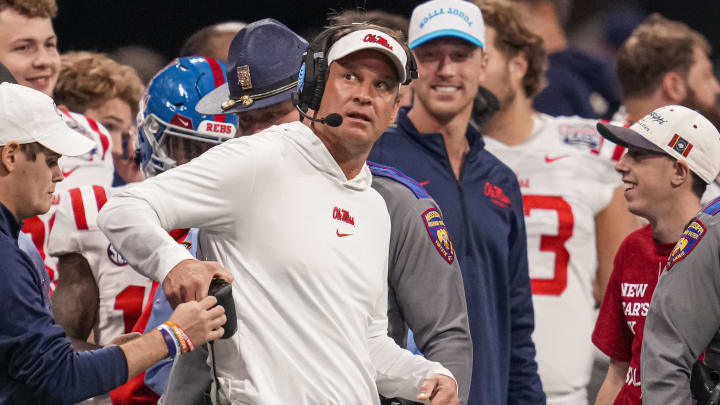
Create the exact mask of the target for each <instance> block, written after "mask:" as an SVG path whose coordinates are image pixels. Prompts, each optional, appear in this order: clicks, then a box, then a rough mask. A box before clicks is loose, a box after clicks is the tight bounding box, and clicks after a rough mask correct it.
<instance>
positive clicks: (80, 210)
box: [68, 188, 88, 231]
mask: <svg viewBox="0 0 720 405" xmlns="http://www.w3.org/2000/svg"><path fill="white" fill-rule="evenodd" d="M68 192H69V193H70V201H71V203H72V208H73V215H74V216H75V225H76V226H77V229H79V230H81V231H87V230H88V224H87V219H86V218H85V204H84V203H83V200H82V193H81V192H80V189H79V188H73V189H71V190H70V191H68Z"/></svg>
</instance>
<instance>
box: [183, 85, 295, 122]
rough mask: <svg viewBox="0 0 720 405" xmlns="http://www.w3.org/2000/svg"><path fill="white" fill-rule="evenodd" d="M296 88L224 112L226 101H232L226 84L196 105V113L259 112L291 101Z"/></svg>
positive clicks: (239, 104) (238, 104)
mask: <svg viewBox="0 0 720 405" xmlns="http://www.w3.org/2000/svg"><path fill="white" fill-rule="evenodd" d="M294 90H295V88H292V89H290V90H287V91H283V92H282V93H280V94H276V95H274V96H271V97H267V98H263V99H260V100H255V101H254V102H253V103H252V104H250V105H249V106H247V107H245V106H244V105H243V103H237V104H235V105H234V106H233V107H232V108H228V109H227V110H223V108H222V105H223V103H225V102H226V101H228V100H230V89H229V88H228V84H227V83H225V84H223V85H222V86H220V87H218V88H216V89H215V90H213V91H211V92H210V93H208V94H206V95H205V97H203V98H201V99H200V101H199V102H198V103H197V105H195V111H197V112H199V113H200V114H213V115H214V114H232V113H243V112H247V111H253V110H257V109H259V108H264V107H268V106H271V105H274V104H278V103H282V102H283V101H287V100H290V99H291V98H292V92H293V91H294Z"/></svg>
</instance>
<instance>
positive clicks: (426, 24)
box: [408, 0, 485, 49]
mask: <svg viewBox="0 0 720 405" xmlns="http://www.w3.org/2000/svg"><path fill="white" fill-rule="evenodd" d="M442 37H456V38H461V39H464V40H466V41H468V42H470V43H471V44H473V45H476V46H479V47H481V48H483V47H484V46H485V45H484V44H485V23H484V22H483V19H482V13H481V12H480V8H478V6H476V5H475V4H473V3H471V2H469V1H464V0H432V1H428V2H426V3H422V4H420V5H419V6H417V7H415V10H413V13H412V17H410V28H409V31H408V44H409V46H410V49H415V48H416V47H418V46H420V45H422V44H424V43H426V42H428V41H431V40H433V39H436V38H442Z"/></svg>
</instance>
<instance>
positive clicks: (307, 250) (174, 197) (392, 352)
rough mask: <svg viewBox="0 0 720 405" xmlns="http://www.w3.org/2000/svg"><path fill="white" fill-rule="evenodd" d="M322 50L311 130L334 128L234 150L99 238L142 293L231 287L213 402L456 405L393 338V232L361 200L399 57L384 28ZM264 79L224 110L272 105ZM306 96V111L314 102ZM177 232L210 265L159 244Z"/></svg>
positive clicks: (355, 29) (190, 166)
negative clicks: (170, 285) (155, 286)
mask: <svg viewBox="0 0 720 405" xmlns="http://www.w3.org/2000/svg"><path fill="white" fill-rule="evenodd" d="M250 25H252V24H250ZM248 27H250V26H248ZM248 29H250V28H248ZM324 35H325V36H324V38H327V39H328V43H327V47H324V49H322V54H323V55H325V56H326V58H323V60H322V61H316V60H312V58H313V57H314V56H315V54H314V53H311V54H310V57H309V59H310V60H309V61H308V63H313V64H315V63H316V62H317V63H320V64H322V63H326V64H327V66H324V65H323V67H327V70H325V71H323V70H322V68H321V73H320V75H319V76H318V77H312V79H317V81H314V85H313V87H314V86H315V85H317V84H318V81H320V82H324V84H325V89H324V91H322V89H320V90H318V93H319V94H320V95H321V96H322V98H321V100H318V101H319V106H318V108H317V111H313V112H311V114H313V115H315V116H316V117H318V118H319V117H327V116H328V115H330V114H338V115H340V116H341V118H342V122H338V121H335V120H334V122H333V124H339V125H337V126H335V127H330V126H327V125H324V124H322V123H319V122H312V121H311V122H307V121H306V122H305V123H301V122H293V123H289V124H284V125H279V126H274V127H271V128H268V129H267V130H265V131H262V132H261V133H259V134H256V135H254V136H250V137H240V138H235V139H232V140H230V141H227V142H225V143H224V144H222V145H219V146H217V147H215V148H213V149H211V150H210V151H208V152H207V153H205V154H203V155H202V156H200V157H198V158H196V159H194V160H193V161H191V162H189V163H187V164H185V165H183V166H181V167H178V168H175V169H172V170H169V171H167V172H166V173H165V174H164V175H163V176H158V177H155V178H153V179H150V180H147V181H145V182H143V183H141V184H138V185H136V186H134V187H132V188H131V189H128V190H127V191H126V192H124V193H122V194H120V195H119V196H117V197H115V198H113V199H111V200H110V201H108V203H107V204H106V205H105V207H104V208H103V210H102V211H101V213H100V217H99V219H98V224H99V225H100V227H101V228H102V229H103V230H104V231H105V233H106V234H107V235H108V238H109V239H110V240H111V242H112V243H113V245H114V246H115V247H117V248H118V250H119V251H120V252H121V253H122V254H123V255H124V256H125V258H126V259H127V261H128V262H129V263H130V264H131V265H132V266H133V267H134V268H136V269H138V270H139V271H141V272H145V273H146V274H147V275H148V276H150V277H151V278H153V279H155V280H157V281H160V282H162V281H163V280H164V279H165V278H166V277H169V274H176V275H177V274H185V275H187V278H188V279H196V280H201V281H200V282H199V283H198V285H194V283H193V282H187V281H186V283H185V284H186V286H185V287H184V288H185V289H186V290H187V291H189V292H190V294H194V295H195V296H202V295H204V294H206V292H207V286H208V284H209V278H210V277H211V276H212V275H213V273H215V272H216V271H218V269H221V268H222V267H225V268H227V269H228V271H230V272H231V273H232V275H233V276H234V281H233V285H234V290H235V291H236V293H235V294H234V298H235V307H236V310H237V313H238V319H239V328H238V332H237V333H236V334H235V335H234V336H233V337H232V338H231V339H230V340H227V341H222V342H217V343H216V344H215V347H214V350H216V351H217V353H216V354H215V356H214V358H215V360H216V361H215V366H216V369H217V377H218V378H217V382H218V384H219V386H216V385H214V386H213V389H214V390H215V391H214V392H213V396H214V395H215V392H216V391H219V396H220V398H221V400H223V399H222V398H225V399H224V400H226V401H233V402H245V403H249V404H264V403H298V404H316V403H362V404H377V403H378V401H379V397H378V391H379V392H380V393H382V394H383V395H386V396H401V397H404V398H408V399H413V400H417V399H420V400H424V399H431V401H432V402H431V403H432V404H457V402H458V398H457V386H456V383H455V381H454V380H453V379H452V378H451V377H450V376H451V375H452V374H451V373H450V372H449V371H447V370H446V369H444V368H443V367H442V366H441V365H439V364H438V363H433V362H429V361H427V360H425V359H422V358H419V357H415V356H412V355H411V354H410V353H409V352H407V351H404V350H402V349H401V348H399V347H398V346H397V345H396V344H395V342H393V341H392V339H390V338H389V337H388V336H387V313H386V312H387V294H388V293H387V261H388V245H389V238H390V225H389V224H390V220H389V218H388V213H387V208H386V206H385V202H384V201H383V200H382V198H381V197H380V195H379V194H377V193H376V192H375V191H373V190H372V189H371V188H370V182H371V174H370V170H369V169H368V167H367V165H366V164H365V158H366V157H367V155H368V153H369V151H370V148H371V147H372V144H373V142H375V140H376V139H377V138H378V137H379V136H380V135H381V133H382V131H383V130H384V129H385V128H386V127H387V125H389V124H390V123H391V122H392V121H393V119H394V118H395V113H396V112H397V108H398V105H397V97H398V90H399V85H400V83H403V82H405V81H406V75H407V72H406V64H407V54H406V53H405V50H404V48H403V46H402V45H401V44H400V43H399V42H398V40H397V39H395V38H393V37H392V36H391V35H389V34H388V33H387V32H384V31H383V29H381V28H380V27H374V26H370V25H362V24H360V25H355V26H352V27H337V28H330V29H329V30H328V31H327V32H325V33H324ZM364 38H374V39H375V41H363V39H364ZM236 40H237V38H236ZM323 72H327V76H325V75H324V74H323ZM262 74H263V72H262V71H255V70H251V68H250V67H249V66H245V65H244V67H242V66H241V67H239V68H238V69H235V70H230V71H229V72H228V76H229V77H228V80H235V81H237V82H238V83H239V84H240V85H241V86H242V87H244V88H245V89H250V88H253V92H252V93H249V94H248V93H246V94H244V95H243V96H242V97H240V98H239V99H232V100H229V101H228V103H230V104H232V103H243V104H244V105H252V104H253V103H255V102H260V101H261V100H263V99H265V98H267V97H269V94H275V93H274V91H271V90H268V89H267V88H262V87H257V88H256V87H255V85H257V81H254V80H253V78H257V77H262ZM308 79H311V77H310V76H308ZM294 80H296V78H288V82H287V83H286V84H285V85H286V86H289V87H294V86H295V83H294ZM305 86H307V83H304V86H303V88H302V89H301V94H300V96H301V97H302V95H303V94H305V93H302V92H304V91H315V89H311V88H308V87H305ZM313 94H315V93H313ZM226 105H229V104H226ZM170 190H172V192H170ZM131 212H132V217H133V219H132V220H130V222H132V224H128V220H127V218H128V216H129V213H131ZM128 225H131V226H130V227H128ZM177 227H197V228H199V235H198V239H199V243H200V252H199V254H200V255H201V257H204V258H205V259H206V260H213V261H216V262H209V261H198V260H194V259H193V258H191V257H189V254H188V252H187V251H186V250H185V249H184V248H182V247H179V246H178V245H177V244H176V243H175V242H173V241H172V239H170V238H169V237H168V235H167V233H166V232H165V231H164V230H163V229H164V228H165V229H171V228H177ZM131 228H132V229H131ZM138 232H139V233H140V234H142V235H143V237H142V238H137V237H136V235H137V234H138ZM158 253H160V254H158ZM221 266H222V267H221ZM206 281H207V282H206ZM186 287H189V288H186Z"/></svg>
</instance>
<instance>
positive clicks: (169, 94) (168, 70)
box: [135, 56, 238, 178]
mask: <svg viewBox="0 0 720 405" xmlns="http://www.w3.org/2000/svg"><path fill="white" fill-rule="evenodd" d="M226 80H227V78H226V75H225V65H224V64H223V63H222V62H219V61H216V60H215V59H211V58H203V57H195V56H191V57H186V58H178V59H175V60H174V61H172V62H171V63H170V64H169V65H168V66H166V67H165V68H164V69H163V70H161V71H160V72H159V73H158V74H156V75H155V77H153V79H152V80H151V81H150V84H149V85H148V87H147V89H146V90H145V94H144V95H143V98H142V100H141V101H140V108H139V109H138V110H139V112H138V116H137V129H138V137H137V145H136V153H135V158H136V160H137V161H138V164H139V165H140V170H141V171H142V173H143V175H144V176H145V178H149V177H152V176H155V175H157V174H159V173H162V172H164V171H166V170H169V169H172V168H173V167H175V166H178V165H181V164H183V163H187V162H189V161H190V160H192V159H193V158H195V157H197V156H200V155H201V154H202V153H203V152H205V151H207V150H208V149H210V148H211V147H213V146H215V145H217V144H220V143H222V142H224V141H226V140H228V139H231V138H233V137H234V136H235V132H236V131H237V124H238V119H237V116H235V115H234V114H228V115H221V114H218V115H203V114H200V113H198V112H196V111H195V105H196V104H197V103H198V101H200V99H201V98H203V96H205V95H206V94H208V93H209V92H211V91H212V90H214V89H215V88H216V87H219V86H221V85H223V84H224V83H225V82H226Z"/></svg>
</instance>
